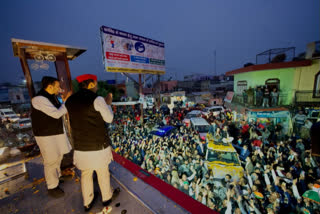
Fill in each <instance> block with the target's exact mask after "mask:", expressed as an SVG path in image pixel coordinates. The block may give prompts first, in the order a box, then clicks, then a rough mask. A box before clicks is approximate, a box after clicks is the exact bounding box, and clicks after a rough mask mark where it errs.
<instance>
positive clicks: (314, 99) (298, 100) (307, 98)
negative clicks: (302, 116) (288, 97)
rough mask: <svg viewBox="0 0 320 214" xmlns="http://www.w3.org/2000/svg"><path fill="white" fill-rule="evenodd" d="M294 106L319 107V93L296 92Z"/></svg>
mask: <svg viewBox="0 0 320 214" xmlns="http://www.w3.org/2000/svg"><path fill="white" fill-rule="evenodd" d="M294 98H295V99H294V104H295V105H319V104H320V92H316V91H296V93H295V97H294Z"/></svg>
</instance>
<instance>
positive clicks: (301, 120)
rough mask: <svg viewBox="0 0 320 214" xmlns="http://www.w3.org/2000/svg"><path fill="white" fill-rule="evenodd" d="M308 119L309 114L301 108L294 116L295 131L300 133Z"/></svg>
mask: <svg viewBox="0 0 320 214" xmlns="http://www.w3.org/2000/svg"><path fill="white" fill-rule="evenodd" d="M306 120H307V116H306V115H305V114H303V111H302V110H300V111H299V113H298V114H296V115H295V116H294V118H293V122H294V127H295V133H297V134H298V135H300V130H301V127H302V126H303V125H304V124H305V122H306Z"/></svg>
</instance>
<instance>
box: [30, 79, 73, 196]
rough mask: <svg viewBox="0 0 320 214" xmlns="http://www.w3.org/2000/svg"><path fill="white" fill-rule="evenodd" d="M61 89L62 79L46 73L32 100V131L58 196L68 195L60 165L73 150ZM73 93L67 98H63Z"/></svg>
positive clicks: (52, 189)
mask: <svg viewBox="0 0 320 214" xmlns="http://www.w3.org/2000/svg"><path fill="white" fill-rule="evenodd" d="M59 92H60V83H59V80H58V79H56V78H54V77H48V76H45V77H43V78H42V89H41V90H40V91H39V92H38V94H37V95H36V96H35V97H34V98H33V99H32V100H31V104H32V105H31V111H32V113H31V121H32V131H33V134H34V136H35V139H36V142H37V144H38V146H39V148H40V152H41V156H42V158H43V166H44V175H45V179H46V183H47V188H48V193H49V195H50V196H52V197H55V198H59V197H62V196H63V195H64V192H63V190H62V189H60V187H59V177H60V176H61V171H60V164H61V161H62V158H63V155H64V154H66V153H69V152H70V150H71V145H70V143H69V141H68V138H67V135H66V133H65V132H64V128H63V122H62V116H63V115H64V114H66V113H67V109H66V107H65V105H64V104H61V103H60V102H59V101H58V99H57V95H58V94H59ZM69 95H70V94H68V95H67V96H65V97H63V100H66V99H67V98H68V96H69Z"/></svg>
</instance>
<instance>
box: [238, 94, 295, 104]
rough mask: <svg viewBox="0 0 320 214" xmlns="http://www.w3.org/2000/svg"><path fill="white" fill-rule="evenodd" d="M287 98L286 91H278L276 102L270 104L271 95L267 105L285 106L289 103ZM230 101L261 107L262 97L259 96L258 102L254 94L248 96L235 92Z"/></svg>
mask: <svg viewBox="0 0 320 214" xmlns="http://www.w3.org/2000/svg"><path fill="white" fill-rule="evenodd" d="M287 99H288V93H285V92H280V94H279V97H278V102H277V104H276V105H273V106H272V102H271V97H270V99H269V102H268V104H269V105H268V106H269V107H276V106H287V105H289V104H288V102H287ZM232 102H233V103H237V104H241V105H244V106H246V107H263V106H262V103H263V98H261V100H260V103H259V100H257V99H256V96H255V95H253V96H251V97H250V96H248V95H247V96H245V95H243V94H235V95H234V96H233V99H232Z"/></svg>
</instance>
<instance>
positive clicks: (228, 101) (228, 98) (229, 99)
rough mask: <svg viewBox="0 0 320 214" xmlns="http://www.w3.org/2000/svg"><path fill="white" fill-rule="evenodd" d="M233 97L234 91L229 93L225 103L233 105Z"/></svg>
mask: <svg viewBox="0 0 320 214" xmlns="http://www.w3.org/2000/svg"><path fill="white" fill-rule="evenodd" d="M233 95H234V92H233V91H228V92H227V95H226V97H225V98H224V101H225V102H227V103H231V102H232V98H233Z"/></svg>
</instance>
